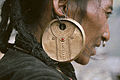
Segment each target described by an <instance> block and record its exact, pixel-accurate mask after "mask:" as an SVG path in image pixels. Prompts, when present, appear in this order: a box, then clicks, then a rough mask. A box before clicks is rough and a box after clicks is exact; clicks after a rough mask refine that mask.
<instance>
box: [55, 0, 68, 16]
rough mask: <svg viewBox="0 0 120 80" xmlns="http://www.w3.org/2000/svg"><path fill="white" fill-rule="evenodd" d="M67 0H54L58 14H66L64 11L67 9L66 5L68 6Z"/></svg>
mask: <svg viewBox="0 0 120 80" xmlns="http://www.w3.org/2000/svg"><path fill="white" fill-rule="evenodd" d="M67 2H68V0H53V8H54V11H55V13H56V14H57V15H58V16H64V13H63V11H64V10H65V9H64V7H65V6H66V4H67Z"/></svg>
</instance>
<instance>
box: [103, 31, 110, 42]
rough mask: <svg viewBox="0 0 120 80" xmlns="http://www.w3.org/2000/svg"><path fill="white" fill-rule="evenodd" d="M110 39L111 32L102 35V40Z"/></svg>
mask: <svg viewBox="0 0 120 80" xmlns="http://www.w3.org/2000/svg"><path fill="white" fill-rule="evenodd" d="M109 39H110V33H106V32H105V33H104V34H103V36H102V40H103V41H108V40H109Z"/></svg>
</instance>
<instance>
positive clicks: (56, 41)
mask: <svg viewBox="0 0 120 80" xmlns="http://www.w3.org/2000/svg"><path fill="white" fill-rule="evenodd" d="M84 45H85V33H84V30H83V28H82V26H81V25H80V24H79V23H78V22H76V21H75V20H73V19H70V18H60V19H59V20H58V19H54V20H53V21H51V22H50V24H49V25H48V27H47V28H46V29H45V31H44V33H43V36H42V46H43V49H44V50H45V52H46V53H47V54H48V56H49V57H50V58H52V59H53V60H56V61H59V62H70V61H72V60H75V59H76V58H77V57H79V55H80V53H81V52H82V51H83V48H84Z"/></svg>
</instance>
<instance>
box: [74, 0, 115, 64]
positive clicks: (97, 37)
mask: <svg viewBox="0 0 120 80" xmlns="http://www.w3.org/2000/svg"><path fill="white" fill-rule="evenodd" d="M112 6H113V0H88V4H87V10H86V11H87V14H86V16H85V17H84V18H83V20H82V23H81V25H82V26H83V28H84V30H85V34H86V46H85V49H84V51H83V53H82V54H81V55H80V56H79V58H78V59H77V60H76V62H78V63H80V64H87V63H88V62H89V58H90V56H93V55H95V54H96V50H95V48H96V47H99V46H100V45H101V42H102V41H108V40H109V38H110V32H109V25H108V22H107V21H108V18H109V15H110V14H111V13H112ZM75 15H76V16H78V17H79V16H80V15H79V14H75Z"/></svg>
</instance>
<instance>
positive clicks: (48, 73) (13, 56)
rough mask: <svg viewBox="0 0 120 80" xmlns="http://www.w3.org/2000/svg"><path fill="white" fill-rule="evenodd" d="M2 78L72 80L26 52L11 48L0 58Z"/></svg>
mask: <svg viewBox="0 0 120 80" xmlns="http://www.w3.org/2000/svg"><path fill="white" fill-rule="evenodd" d="M0 80H70V79H69V78H68V77H67V76H65V75H64V74H62V73H61V72H59V71H57V70H56V69H54V68H51V67H48V66H47V65H46V64H44V63H43V62H42V61H41V60H39V59H37V58H35V57H34V56H31V55H29V54H25V53H24V52H21V51H18V50H13V49H9V50H8V52H7V53H6V54H5V56H4V57H3V58H2V59H1V60H0Z"/></svg>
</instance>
